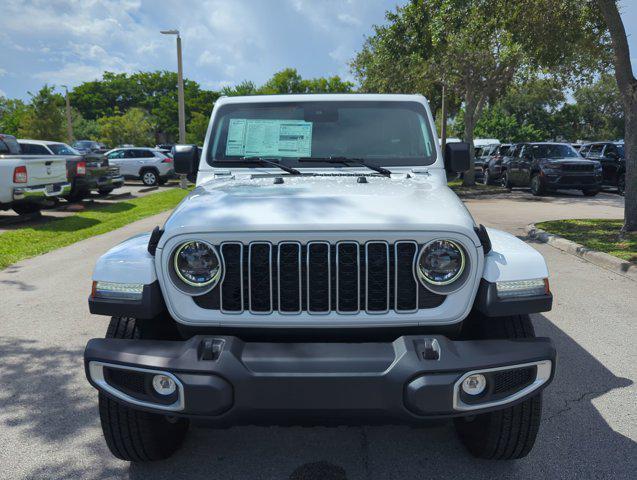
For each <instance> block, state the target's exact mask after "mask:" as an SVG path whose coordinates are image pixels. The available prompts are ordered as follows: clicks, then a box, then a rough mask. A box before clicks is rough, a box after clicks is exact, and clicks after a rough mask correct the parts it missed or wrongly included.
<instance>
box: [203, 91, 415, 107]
mask: <svg viewBox="0 0 637 480" xmlns="http://www.w3.org/2000/svg"><path fill="white" fill-rule="evenodd" d="M330 101H341V102H352V101H358V102H360V101H368V102H370V101H371V102H379V101H381V102H382V101H385V102H401V101H402V102H421V103H422V102H423V101H424V102H426V99H425V97H423V96H422V95H413V94H412V95H407V94H396V93H315V94H290V95H245V96H237V97H220V98H219V99H218V100H217V101H216V103H215V104H216V105H226V104H233V103H278V102H330Z"/></svg>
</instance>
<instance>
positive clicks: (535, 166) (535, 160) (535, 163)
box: [501, 142, 602, 197]
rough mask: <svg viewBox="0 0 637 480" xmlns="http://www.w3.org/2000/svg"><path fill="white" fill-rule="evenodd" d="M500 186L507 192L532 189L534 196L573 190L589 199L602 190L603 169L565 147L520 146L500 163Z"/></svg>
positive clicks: (563, 145) (539, 144) (528, 144)
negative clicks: (513, 188) (520, 188)
mask: <svg viewBox="0 0 637 480" xmlns="http://www.w3.org/2000/svg"><path fill="white" fill-rule="evenodd" d="M501 183H502V185H503V186H504V187H506V188H512V187H531V193H533V195H536V196H537V195H544V194H545V193H547V192H549V191H551V190H562V189H571V190H572V189H576V190H581V191H582V193H583V194H584V195H586V196H588V197H592V196H594V195H597V194H598V193H599V191H600V190H601V187H602V166H601V164H600V163H599V162H598V161H595V160H587V159H584V158H582V157H581V156H580V154H579V153H577V151H576V150H575V149H574V148H573V147H572V146H571V145H570V144H568V143H549V142H538V143H520V144H517V145H515V147H514V149H513V151H512V152H510V153H509V155H507V156H506V157H505V158H504V160H503V162H502V177H501Z"/></svg>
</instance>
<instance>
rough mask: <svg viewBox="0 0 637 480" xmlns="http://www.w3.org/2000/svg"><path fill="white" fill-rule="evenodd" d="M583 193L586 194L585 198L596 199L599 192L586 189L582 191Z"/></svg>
mask: <svg viewBox="0 0 637 480" xmlns="http://www.w3.org/2000/svg"><path fill="white" fill-rule="evenodd" d="M582 193H583V194H584V196H585V197H594V196H595V195H597V194H598V193H599V190H589V189H584V190H582Z"/></svg>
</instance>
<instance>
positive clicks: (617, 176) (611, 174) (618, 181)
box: [580, 142, 626, 195]
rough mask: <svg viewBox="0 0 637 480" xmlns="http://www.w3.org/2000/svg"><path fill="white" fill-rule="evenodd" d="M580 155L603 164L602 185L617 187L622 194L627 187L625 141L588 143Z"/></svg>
mask: <svg viewBox="0 0 637 480" xmlns="http://www.w3.org/2000/svg"><path fill="white" fill-rule="evenodd" d="M580 155H581V156H582V157H584V158H588V159H589V160H597V161H598V162H600V163H601V164H602V185H603V186H605V187H616V188H617V192H618V193H619V194H620V195H624V190H625V189H626V156H625V149H624V143H623V142H596V143H587V144H586V145H583V146H582V148H581V149H580Z"/></svg>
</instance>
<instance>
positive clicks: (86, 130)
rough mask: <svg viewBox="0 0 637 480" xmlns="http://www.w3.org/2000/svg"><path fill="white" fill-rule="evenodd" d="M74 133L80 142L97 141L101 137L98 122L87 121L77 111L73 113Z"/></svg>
mask: <svg viewBox="0 0 637 480" xmlns="http://www.w3.org/2000/svg"><path fill="white" fill-rule="evenodd" d="M71 118H72V121H71V123H72V124H73V133H74V136H75V138H77V139H78V140H97V139H98V138H99V137H100V127H99V124H98V123H97V120H87V119H85V118H84V117H83V116H82V114H81V113H80V112H78V111H77V110H72V111H71Z"/></svg>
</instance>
